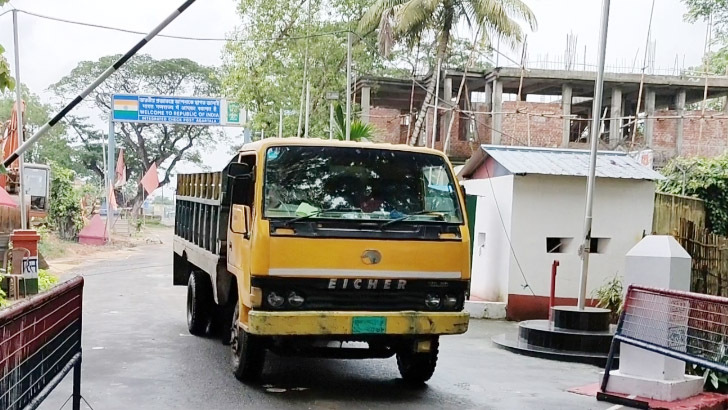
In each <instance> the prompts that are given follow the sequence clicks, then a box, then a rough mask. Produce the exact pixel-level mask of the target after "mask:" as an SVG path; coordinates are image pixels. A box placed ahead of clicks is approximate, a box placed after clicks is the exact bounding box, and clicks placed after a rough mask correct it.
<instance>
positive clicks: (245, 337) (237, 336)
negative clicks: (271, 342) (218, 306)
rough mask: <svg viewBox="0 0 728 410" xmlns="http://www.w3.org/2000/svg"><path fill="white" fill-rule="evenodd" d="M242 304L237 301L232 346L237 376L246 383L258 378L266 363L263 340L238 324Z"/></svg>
mask: <svg viewBox="0 0 728 410" xmlns="http://www.w3.org/2000/svg"><path fill="white" fill-rule="evenodd" d="M239 318H240V304H239V303H237V302H236V303H235V310H234V312H233V321H232V326H231V328H230V347H231V350H232V365H233V374H234V375H235V378H236V379H238V380H240V381H241V382H244V383H249V382H253V381H256V380H258V378H259V377H260V374H261V373H262V371H263V364H264V363H265V347H264V346H263V340H261V339H260V338H259V337H257V336H255V335H251V334H250V333H248V332H246V331H245V330H244V329H243V328H241V327H240V326H238V320H239Z"/></svg>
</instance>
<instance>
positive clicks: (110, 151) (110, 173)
mask: <svg viewBox="0 0 728 410" xmlns="http://www.w3.org/2000/svg"><path fill="white" fill-rule="evenodd" d="M113 104H114V103H113V101H112V102H111V106H112V110H113ZM108 145H109V146H108V148H107V150H106V159H107V162H108V165H107V167H106V169H107V172H106V180H107V181H108V184H109V185H108V189H107V190H106V234H107V235H109V237H108V242H109V243H111V227H112V222H113V220H114V210H113V209H112V204H111V190H112V189H114V182H115V181H114V177H115V176H116V163H115V161H114V151H115V150H116V140H115V135H114V112H113V111H109V136H108ZM114 206H116V204H114Z"/></svg>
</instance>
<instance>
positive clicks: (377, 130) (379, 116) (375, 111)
mask: <svg viewBox="0 0 728 410" xmlns="http://www.w3.org/2000/svg"><path fill="white" fill-rule="evenodd" d="M369 123H370V124H372V126H373V127H374V140H375V141H377V142H388V143H390V144H404V143H406V141H405V137H406V135H407V126H406V125H405V126H404V127H403V126H402V125H401V124H402V117H401V116H400V113H399V110H398V109H396V108H382V107H372V108H371V109H370V110H369ZM402 128H404V132H402Z"/></svg>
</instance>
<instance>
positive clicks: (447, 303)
mask: <svg viewBox="0 0 728 410" xmlns="http://www.w3.org/2000/svg"><path fill="white" fill-rule="evenodd" d="M457 304H458V298H457V296H453V295H445V297H444V298H442V305H443V306H444V307H445V308H446V309H452V308H454V307H455V305H457Z"/></svg>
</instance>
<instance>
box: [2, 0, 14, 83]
mask: <svg viewBox="0 0 728 410" xmlns="http://www.w3.org/2000/svg"><path fill="white" fill-rule="evenodd" d="M8 1H10V0H0V6H2V5H4V4H5V3H7V2H8ZM4 52H5V49H4V48H3V46H2V44H0V92H3V91H5V90H6V89H8V88H13V87H15V81H13V78H12V77H10V67H8V60H6V59H5V56H3V53H4Z"/></svg>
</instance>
